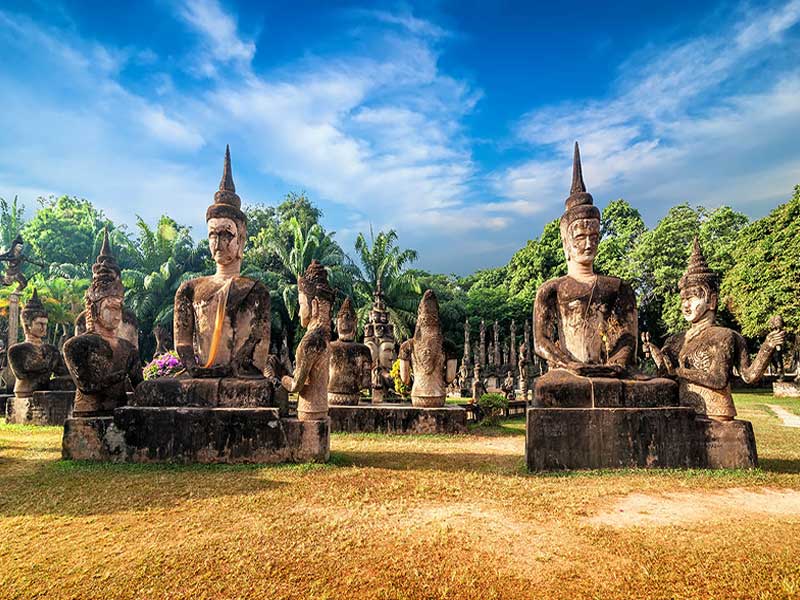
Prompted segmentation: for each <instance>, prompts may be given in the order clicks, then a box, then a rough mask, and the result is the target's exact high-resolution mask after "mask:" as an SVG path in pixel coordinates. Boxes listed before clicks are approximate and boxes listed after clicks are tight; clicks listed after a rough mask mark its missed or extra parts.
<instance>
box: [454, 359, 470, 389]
mask: <svg viewBox="0 0 800 600" xmlns="http://www.w3.org/2000/svg"><path fill="white" fill-rule="evenodd" d="M456 381H457V382H458V386H457V388H456V389H457V390H458V392H459V394H461V393H462V392H463V391H466V390H468V389H469V365H468V364H467V362H466V361H461V366H460V367H459V369H458V377H457V378H456Z"/></svg>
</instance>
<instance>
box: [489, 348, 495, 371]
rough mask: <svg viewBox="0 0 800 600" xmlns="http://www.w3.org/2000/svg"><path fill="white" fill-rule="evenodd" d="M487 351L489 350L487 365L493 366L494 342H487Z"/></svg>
mask: <svg viewBox="0 0 800 600" xmlns="http://www.w3.org/2000/svg"><path fill="white" fill-rule="evenodd" d="M488 352H489V365H488V366H489V367H494V366H495V362H494V344H492V342H489V350H488Z"/></svg>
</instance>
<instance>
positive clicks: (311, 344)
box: [281, 333, 326, 392]
mask: <svg viewBox="0 0 800 600" xmlns="http://www.w3.org/2000/svg"><path fill="white" fill-rule="evenodd" d="M309 338H311V339H309ZM325 343H326V341H325V340H324V339H322V336H317V335H314V334H313V333H312V334H311V335H310V336H309V334H306V336H305V337H304V338H303V339H302V340H300V344H299V345H298V346H297V355H296V365H295V369H294V374H293V375H291V376H290V375H284V376H283V377H282V378H281V384H282V385H283V387H285V388H286V390H287V391H289V392H299V391H300V390H302V389H303V387H305V385H306V381H307V380H308V376H309V374H310V373H311V370H312V369H313V368H314V365H316V364H317V361H319V360H320V359H321V358H322V357H323V355H324V354H325Z"/></svg>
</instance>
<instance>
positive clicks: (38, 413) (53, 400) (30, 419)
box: [5, 391, 75, 426]
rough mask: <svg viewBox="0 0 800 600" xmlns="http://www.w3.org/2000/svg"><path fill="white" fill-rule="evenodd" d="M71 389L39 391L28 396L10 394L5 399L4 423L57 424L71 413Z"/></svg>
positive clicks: (73, 396)
mask: <svg viewBox="0 0 800 600" xmlns="http://www.w3.org/2000/svg"><path fill="white" fill-rule="evenodd" d="M74 403H75V392H73V391H40V392H33V394H32V395H31V396H29V397H23V398H17V397H16V396H11V397H9V398H8V399H7V400H6V413H5V414H6V423H13V424H15V425H41V426H58V425H63V424H64V421H65V420H66V419H67V418H68V417H69V416H70V415H71V414H72V407H73V404H74Z"/></svg>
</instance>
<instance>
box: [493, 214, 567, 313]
mask: <svg viewBox="0 0 800 600" xmlns="http://www.w3.org/2000/svg"><path fill="white" fill-rule="evenodd" d="M566 274H567V261H566V258H565V257H564V248H563V245H562V243H561V232H560V230H559V226H558V220H557V219H556V220H554V221H550V222H549V223H548V224H547V225H545V226H544V230H543V231H542V235H540V236H539V237H538V238H537V239H534V240H529V241H528V243H527V244H526V245H525V247H524V248H522V249H521V250H519V251H518V252H517V253H516V254H514V256H512V257H511V261H510V262H509V263H508V273H507V275H506V277H507V281H508V293H509V295H510V296H513V297H515V298H517V299H518V300H520V301H521V302H523V303H525V304H526V305H528V306H531V307H532V306H533V301H534V299H535V298H536V290H537V289H538V288H539V286H540V285H542V283H544V282H545V281H547V280H548V279H552V278H553V277H560V276H562V275H566Z"/></svg>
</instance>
